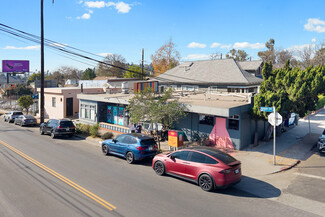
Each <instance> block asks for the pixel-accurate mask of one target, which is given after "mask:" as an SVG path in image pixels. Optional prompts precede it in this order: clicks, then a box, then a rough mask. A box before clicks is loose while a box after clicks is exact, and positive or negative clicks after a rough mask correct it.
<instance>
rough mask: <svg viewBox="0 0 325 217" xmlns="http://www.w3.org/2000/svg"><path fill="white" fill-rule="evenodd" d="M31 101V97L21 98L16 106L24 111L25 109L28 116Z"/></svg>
mask: <svg viewBox="0 0 325 217" xmlns="http://www.w3.org/2000/svg"><path fill="white" fill-rule="evenodd" d="M33 104H34V102H33V99H32V97H31V96H29V95H28V96H22V97H20V98H19V99H18V105H19V106H20V107H22V108H24V109H26V111H27V114H28V108H29V106H31V105H33Z"/></svg>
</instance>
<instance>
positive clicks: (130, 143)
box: [102, 133, 158, 164]
mask: <svg viewBox="0 0 325 217" xmlns="http://www.w3.org/2000/svg"><path fill="white" fill-rule="evenodd" d="M102 151H103V154H104V155H109V154H113V155H118V156H121V157H124V158H125V159H126V162H128V163H129V164H132V163H134V162H135V161H136V160H142V159H144V158H153V157H154V156H155V155H156V154H157V151H158V147H157V143H156V141H155V140H154V138H153V137H150V136H147V135H144V134H141V133H129V134H122V135H119V136H118V137H116V139H108V140H105V141H103V143H102Z"/></svg>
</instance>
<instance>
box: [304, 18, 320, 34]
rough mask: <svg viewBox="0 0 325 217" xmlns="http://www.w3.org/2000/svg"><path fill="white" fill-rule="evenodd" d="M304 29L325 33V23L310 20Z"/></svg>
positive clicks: (318, 20) (314, 19)
mask: <svg viewBox="0 0 325 217" xmlns="http://www.w3.org/2000/svg"><path fill="white" fill-rule="evenodd" d="M304 29H305V30H307V31H310V32H318V33H322V32H325V21H323V20H320V19H317V18H309V19H308V20H307V23H306V24H305V25H304Z"/></svg>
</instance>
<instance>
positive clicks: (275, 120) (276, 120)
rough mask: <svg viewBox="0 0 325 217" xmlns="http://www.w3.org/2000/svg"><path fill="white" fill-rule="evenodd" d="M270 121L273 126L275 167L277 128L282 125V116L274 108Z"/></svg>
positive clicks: (274, 162) (269, 117)
mask: <svg viewBox="0 0 325 217" xmlns="http://www.w3.org/2000/svg"><path fill="white" fill-rule="evenodd" d="M268 121H269V123H270V124H271V125H272V126H273V165H276V155H275V153H276V150H275V144H276V126H279V125H280V124H281V123H282V116H281V115H280V114H279V113H277V112H276V111H275V107H273V113H271V114H270V115H269V116H268Z"/></svg>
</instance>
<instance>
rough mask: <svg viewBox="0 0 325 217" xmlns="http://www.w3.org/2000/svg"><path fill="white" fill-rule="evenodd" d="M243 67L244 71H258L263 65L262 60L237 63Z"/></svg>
mask: <svg viewBox="0 0 325 217" xmlns="http://www.w3.org/2000/svg"><path fill="white" fill-rule="evenodd" d="M237 63H239V65H240V66H241V68H242V69H244V70H249V71H253V70H257V69H258V68H259V67H260V66H261V64H262V63H263V61H262V60H253V61H243V62H237Z"/></svg>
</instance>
